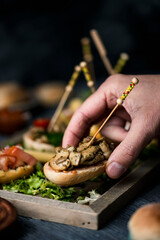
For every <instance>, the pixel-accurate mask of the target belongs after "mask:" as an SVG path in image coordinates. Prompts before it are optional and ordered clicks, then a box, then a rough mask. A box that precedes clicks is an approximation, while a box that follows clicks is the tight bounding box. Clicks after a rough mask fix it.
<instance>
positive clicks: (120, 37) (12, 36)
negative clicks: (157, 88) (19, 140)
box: [0, 0, 160, 134]
mask: <svg viewBox="0 0 160 240" xmlns="http://www.w3.org/2000/svg"><path fill="white" fill-rule="evenodd" d="M84 6H85V7H84ZM159 12H160V2H159V1H158V0H155V1H152V0H148V1H146V0H141V1H138V0H134V1H133V0H131V1H127V0H121V1H118V0H115V1H114V3H113V1H112V0H107V1H105V0H94V1H89V0H86V1H73V0H71V1H64V0H59V1H58V2H56V3H54V6H52V5H51V3H45V4H44V2H42V1H39V3H38V4H37V3H32V4H30V3H28V2H27V3H24V2H22V1H19V0H16V1H14V2H12V1H6V0H4V1H2V2H0V14H1V18H0V36H1V38H0V53H1V54H0V109H1V110H3V109H5V111H6V109H9V110H10V109H12V111H13V110H14V111H17V110H18V111H22V112H26V111H27V112H29V113H30V120H29V122H28V123H31V122H32V120H34V119H35V118H38V117H48V118H51V117H52V116H53V113H54V111H55V109H56V106H57V104H58V102H59V100H60V98H61V96H62V94H63V92H64V90H65V86H66V84H67V83H68V81H69V79H70V77H71V74H72V72H73V68H74V67H75V65H77V64H79V63H80V62H81V61H82V60H86V61H88V62H90V61H91V60H92V63H91V64H90V65H93V66H94V72H92V73H93V76H94V79H96V81H95V83H96V88H98V86H99V85H100V84H101V83H102V82H103V81H104V80H105V79H106V78H107V77H108V76H109V74H108V72H107V71H106V69H105V67H104V65H103V63H102V60H101V58H100V56H99V53H98V52H97V49H96V47H95V45H94V43H93V40H92V38H91V35H90V30H91V29H96V30H97V31H98V32H99V34H100V36H101V38H102V41H103V44H104V45H105V47H106V50H107V56H108V58H109V60H110V62H111V64H112V66H113V67H114V66H115V65H116V63H117V60H118V59H119V56H120V55H121V54H122V53H124V52H125V53H127V54H128V55H129V61H128V62H127V63H126V66H125V67H124V68H123V73H124V74H133V73H134V74H144V73H145V74H150V73H155V74H156V73H159V61H158V58H159V55H160V48H159V42H160V31H159V28H160V14H159ZM82 39H83V41H82ZM84 40H85V41H84ZM86 40H87V41H86ZM82 42H83V44H84V45H85V46H82ZM88 43H89V44H90V46H89V52H88V53H89V55H88V53H87V54H85V52H84V47H86V45H87V44H88ZM85 51H86V50H85ZM87 51H88V50H87ZM90 53H91V54H92V56H91V55H90ZM89 95H90V92H89V91H88V87H87V84H86V80H85V79H84V76H83V74H81V75H80V78H79V79H78V81H77V83H76V86H75V88H74V91H73V92H72V94H71V95H70V98H69V99H68V102H67V103H66V105H65V109H64V110H63V112H62V114H61V115H60V118H59V122H63V123H65V126H66V125H67V124H68V122H69V120H70V118H71V116H72V114H73V112H74V110H75V109H76V108H77V107H78V106H79V105H80V103H81V101H84V99H86V98H87V97H88V96H89ZM72 98H78V99H79V100H76V101H75V100H74V103H72ZM69 101H71V102H70V106H68V104H69ZM12 113H13V112H12ZM1 114H2V115H3V113H1ZM0 117H1V116H0ZM1 121H2V120H1ZM12 122H13V121H12ZM61 125H63V124H61ZM8 126H9V125H8ZM8 128H11V127H10V126H9V127H8ZM15 129H16V128H15ZM2 132H3V131H2V130H0V133H1V134H2ZM8 132H12V133H13V129H12V131H11V130H10V131H9V130H8Z"/></svg>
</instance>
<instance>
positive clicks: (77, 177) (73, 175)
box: [43, 161, 107, 186]
mask: <svg viewBox="0 0 160 240" xmlns="http://www.w3.org/2000/svg"><path fill="white" fill-rule="evenodd" d="M106 162H107V161H102V162H99V163H97V164H94V165H91V166H86V167H79V168H78V167H77V168H75V169H73V170H70V171H63V172H58V171H55V170H53V168H51V167H50V161H49V162H47V163H46V164H45V165H44V168H43V170H44V174H45V176H46V177H47V178H48V179H49V180H50V181H51V182H54V183H55V184H57V185H60V186H71V185H75V184H78V183H81V182H85V181H87V180H89V179H91V178H93V177H96V176H98V175H100V174H102V173H104V172H105V165H106Z"/></svg>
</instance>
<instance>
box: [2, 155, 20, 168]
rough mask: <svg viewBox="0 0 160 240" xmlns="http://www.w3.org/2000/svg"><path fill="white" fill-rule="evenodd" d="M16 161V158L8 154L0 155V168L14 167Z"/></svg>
mask: <svg viewBox="0 0 160 240" xmlns="http://www.w3.org/2000/svg"><path fill="white" fill-rule="evenodd" d="M16 162H17V158H16V157H14V156H10V155H6V154H4V155H1V156H0V170H4V171H7V170H8V169H9V168H12V169H14V168H15V165H16Z"/></svg>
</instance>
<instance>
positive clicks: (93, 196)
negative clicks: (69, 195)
mask: <svg viewBox="0 0 160 240" xmlns="http://www.w3.org/2000/svg"><path fill="white" fill-rule="evenodd" d="M88 193H89V197H84V198H83V197H81V196H79V197H78V198H77V203H80V204H87V203H89V204H91V203H93V202H94V201H96V200H97V199H98V198H99V197H100V196H101V194H99V193H97V192H96V191H95V190H92V191H89V192H88Z"/></svg>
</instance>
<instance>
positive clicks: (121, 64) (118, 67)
mask: <svg viewBox="0 0 160 240" xmlns="http://www.w3.org/2000/svg"><path fill="white" fill-rule="evenodd" d="M128 60H129V55H128V54H127V53H121V54H120V58H119V59H118V61H117V63H116V65H115V66H114V72H115V73H120V72H122V69H123V68H124V66H125V65H126V63H127V61H128Z"/></svg>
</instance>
